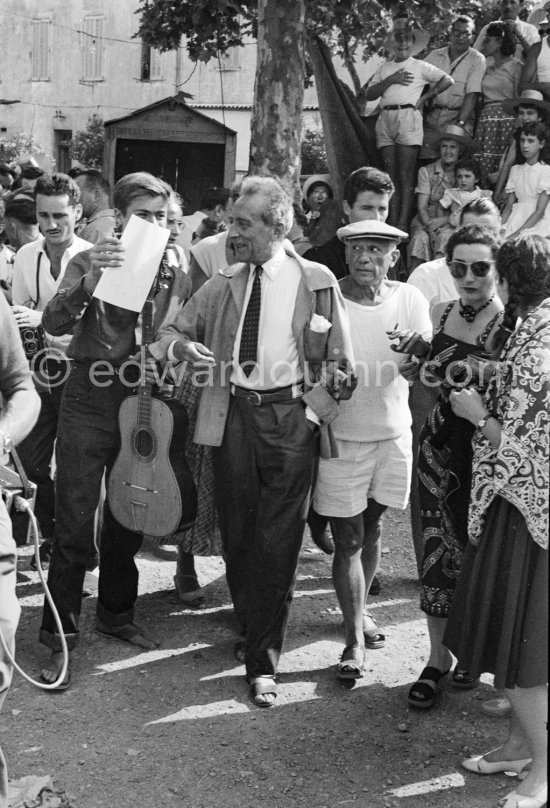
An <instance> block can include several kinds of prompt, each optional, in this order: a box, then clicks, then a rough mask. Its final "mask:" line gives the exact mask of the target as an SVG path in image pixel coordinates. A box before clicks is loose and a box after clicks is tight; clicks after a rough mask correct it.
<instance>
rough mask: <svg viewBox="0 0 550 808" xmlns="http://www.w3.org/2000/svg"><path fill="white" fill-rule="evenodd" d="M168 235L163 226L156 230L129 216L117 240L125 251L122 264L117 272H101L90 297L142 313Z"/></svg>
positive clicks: (142, 220)
mask: <svg viewBox="0 0 550 808" xmlns="http://www.w3.org/2000/svg"><path fill="white" fill-rule="evenodd" d="M169 236H170V231H169V230H168V229H167V228H166V227H158V226H157V225H154V224H151V223H150V222H146V221H145V220H144V219H140V218H139V216H130V220H129V221H128V224H127V225H126V227H125V228H124V232H123V233H122V236H121V238H120V243H121V244H123V245H124V249H125V252H124V258H123V264H122V266H121V267H117V268H116V269H115V268H111V267H106V268H105V269H104V270H103V274H102V276H101V278H100V279H99V283H98V284H97V286H96V288H95V290H94V294H93V296H94V297H97V298H98V299H99V300H103V301H104V302H105V303H112V305H113V306H120V307H121V308H123V309H129V310H130V311H141V310H142V308H143V305H144V303H145V301H146V300H147V295H148V294H149V289H150V288H151V285H152V283H153V281H154V279H155V275H156V274H157V272H158V268H159V264H160V261H161V258H162V255H163V253H164V250H165V248H166V244H167V243H168V238H169Z"/></svg>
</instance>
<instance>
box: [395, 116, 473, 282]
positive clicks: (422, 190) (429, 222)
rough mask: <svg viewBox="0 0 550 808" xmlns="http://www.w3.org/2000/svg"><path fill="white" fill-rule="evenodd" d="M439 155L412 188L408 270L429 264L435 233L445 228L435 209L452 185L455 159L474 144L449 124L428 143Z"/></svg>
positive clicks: (439, 211) (442, 215) (440, 213)
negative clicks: (414, 210) (414, 197)
mask: <svg viewBox="0 0 550 808" xmlns="http://www.w3.org/2000/svg"><path fill="white" fill-rule="evenodd" d="M430 146H431V147H432V148H433V149H434V150H435V152H436V153H437V152H439V159H438V160H436V161H435V162H433V163H430V164H429V165H427V166H423V167H422V168H421V169H420V170H419V172H418V180H417V184H416V189H415V190H416V194H417V204H418V213H417V215H416V216H415V217H414V219H413V220H412V222H411V226H410V228H409V232H410V234H411V240H410V243H409V249H408V255H409V270H410V271H412V270H413V269H416V267H417V266H419V265H420V264H424V263H425V262H426V261H431V260H432V258H433V247H434V243H435V240H436V236H437V232H438V230H441V229H442V228H444V227H445V226H446V224H447V218H448V217H447V215H446V214H445V213H444V211H443V209H442V208H441V207H440V206H439V204H438V203H439V200H440V199H442V198H443V195H444V194H445V191H446V190H448V189H450V188H453V187H454V185H455V169H456V164H457V163H458V161H459V159H460V158H462V157H464V156H466V155H469V154H471V153H472V152H473V150H474V149H475V147H476V144H475V142H474V141H473V140H472V138H471V137H470V136H469V135H468V133H467V132H466V131H465V130H464V129H462V127H460V126H456V125H455V124H449V125H448V126H446V127H445V129H444V130H443V131H442V132H441V133H440V134H439V135H438V136H437V137H436V138H434V139H433V140H432V141H431V142H430Z"/></svg>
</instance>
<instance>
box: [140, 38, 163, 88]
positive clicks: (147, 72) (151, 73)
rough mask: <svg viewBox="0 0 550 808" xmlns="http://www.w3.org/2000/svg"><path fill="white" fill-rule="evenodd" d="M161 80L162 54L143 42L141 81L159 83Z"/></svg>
mask: <svg viewBox="0 0 550 808" xmlns="http://www.w3.org/2000/svg"><path fill="white" fill-rule="evenodd" d="M160 79H162V53H161V52H160V51H159V50H157V48H151V47H150V46H149V45H146V44H145V42H143V43H142V46H141V80H142V81H159V80H160Z"/></svg>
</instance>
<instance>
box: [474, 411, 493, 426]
mask: <svg viewBox="0 0 550 808" xmlns="http://www.w3.org/2000/svg"><path fill="white" fill-rule="evenodd" d="M492 417H493V416H492V415H490V414H489V413H487V414H486V415H484V416H483V418H480V419H479V421H478V422H477V424H476V429H483V427H484V426H485V424H486V423H487V421H488V420H489V419H490V418H492Z"/></svg>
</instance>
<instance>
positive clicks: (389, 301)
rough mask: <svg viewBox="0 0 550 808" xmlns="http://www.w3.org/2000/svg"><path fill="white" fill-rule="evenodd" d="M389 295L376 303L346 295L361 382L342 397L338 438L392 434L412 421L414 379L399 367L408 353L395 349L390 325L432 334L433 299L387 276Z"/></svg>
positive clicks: (334, 424)
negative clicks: (363, 302) (430, 305)
mask: <svg viewBox="0 0 550 808" xmlns="http://www.w3.org/2000/svg"><path fill="white" fill-rule="evenodd" d="M386 284H387V286H386V291H387V293H386V295H385V297H384V299H383V300H382V301H381V302H380V303H378V304H377V305H375V306H362V305H361V304H360V303H355V302H354V301H352V300H347V299H346V300H345V303H346V310H347V313H348V317H349V322H350V331H351V340H352V344H353V352H354V355H355V367H356V373H357V388H356V389H355V391H354V393H353V395H352V397H351V398H350V399H349V400H348V401H341V402H340V405H339V408H338V416H337V417H336V418H335V420H334V421H333V422H332V428H333V431H334V436H335V437H336V438H338V439H339V440H353V441H360V442H370V441H380V440H389V439H391V438H396V437H398V436H399V435H402V434H403V433H404V432H406V431H407V430H408V429H409V428H410V426H411V412H410V409H409V385H408V383H407V381H406V380H405V379H404V378H403V376H401V374H400V373H399V367H400V365H401V364H402V363H403V362H404V361H405V358H406V357H405V354H401V353H396V352H395V351H392V350H391V347H390V346H391V345H394V344H395V342H392V341H390V339H389V338H388V335H387V334H386V331H392V330H393V329H394V327H395V325H396V324H397V328H398V329H399V330H401V331H405V330H406V329H409V328H410V329H413V330H414V331H418V332H419V333H420V334H421V335H422V337H424V339H426V340H431V337H432V323H431V321H430V314H429V309H428V303H427V301H426V300H425V298H424V297H423V295H422V294H421V293H420V292H419V291H418V289H415V288H413V287H412V286H407V284H405V283H399V281H386Z"/></svg>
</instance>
